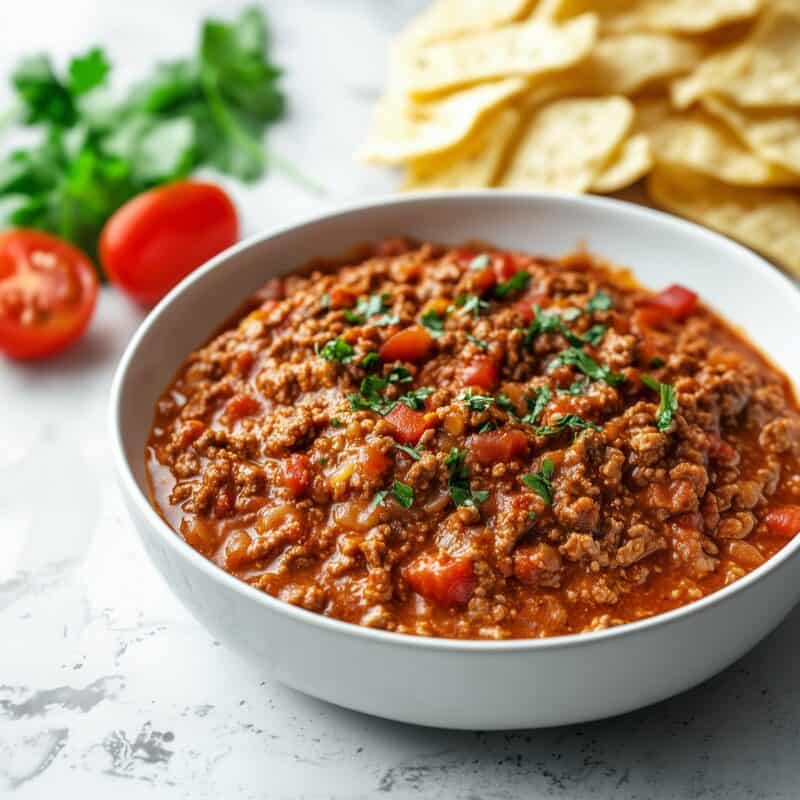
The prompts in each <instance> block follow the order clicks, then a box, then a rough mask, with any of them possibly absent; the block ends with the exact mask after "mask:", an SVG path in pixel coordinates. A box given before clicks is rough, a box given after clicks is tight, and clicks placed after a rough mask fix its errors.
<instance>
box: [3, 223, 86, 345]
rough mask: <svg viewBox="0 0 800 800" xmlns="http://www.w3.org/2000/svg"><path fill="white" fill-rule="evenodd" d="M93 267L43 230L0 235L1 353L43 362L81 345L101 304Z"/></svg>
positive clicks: (77, 251)
mask: <svg viewBox="0 0 800 800" xmlns="http://www.w3.org/2000/svg"><path fill="white" fill-rule="evenodd" d="M97 284H98V281H97V275H96V273H95V271H94V267H93V266H92V262H91V261H89V258H88V257H87V256H86V255H84V253H82V252H81V251H80V250H78V249H77V248H75V247H73V246H72V245H71V244H67V242H65V241H63V240H61V239H58V238H57V237H55V236H51V235H50V234H48V233H42V232H41V231H33V230H25V229H22V228H18V229H15V230H10V231H4V232H3V233H0V351H2V352H4V353H6V355H9V356H11V357H12V358H18V359H33V358H44V357H45V356H51V355H54V354H55V353H58V352H60V351H62V350H64V349H65V348H67V347H69V346H70V345H71V344H72V343H73V342H75V341H77V340H78V339H79V338H80V336H81V334H82V333H83V332H84V331H85V330H86V328H87V326H88V325H89V321H90V320H91V318H92V312H93V311H94V306H95V302H96V301H97Z"/></svg>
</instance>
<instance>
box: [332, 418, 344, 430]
mask: <svg viewBox="0 0 800 800" xmlns="http://www.w3.org/2000/svg"><path fill="white" fill-rule="evenodd" d="M342 425H344V423H343V422H342V421H341V420H340V419H339V417H334V418H333V419H332V420H331V427H332V428H341V427H342Z"/></svg>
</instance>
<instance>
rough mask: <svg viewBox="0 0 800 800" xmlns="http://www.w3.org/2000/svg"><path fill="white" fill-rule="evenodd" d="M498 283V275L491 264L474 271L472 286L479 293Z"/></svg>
mask: <svg viewBox="0 0 800 800" xmlns="http://www.w3.org/2000/svg"><path fill="white" fill-rule="evenodd" d="M496 283H497V275H496V274H495V271H494V269H493V268H492V267H491V265H490V266H488V267H486V268H485V269H482V270H479V271H478V272H473V273H472V288H473V290H474V291H475V292H477V293H478V294H482V293H483V292H486V291H488V290H489V289H491V288H492V286H494V285H495V284H496Z"/></svg>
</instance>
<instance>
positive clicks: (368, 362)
mask: <svg viewBox="0 0 800 800" xmlns="http://www.w3.org/2000/svg"><path fill="white" fill-rule="evenodd" d="M380 360H381V357H380V356H379V355H378V354H377V353H376V352H375V351H374V350H370V351H369V353H367V354H366V355H365V356H364V358H362V359H361V366H362V367H364V369H370V367H372V365H373V364H377V363H379V362H380Z"/></svg>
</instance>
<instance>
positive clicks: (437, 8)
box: [401, 0, 534, 45]
mask: <svg viewBox="0 0 800 800" xmlns="http://www.w3.org/2000/svg"><path fill="white" fill-rule="evenodd" d="M533 5H534V0H435V2H433V3H431V5H429V6H428V7H427V8H426V9H425V10H424V11H423V12H422V13H421V14H419V15H418V16H417V17H415V18H414V20H413V21H412V22H411V24H410V25H409V26H408V28H407V29H406V30H405V31H404V32H403V33H402V34H401V39H402V40H403V41H405V42H406V43H408V44H409V45H420V44H430V43H431V42H436V41H440V40H442V39H454V38H456V37H458V36H464V35H465V34H470V33H476V32H478V31H485V30H490V29H491V28H498V27H500V26H501V25H507V24H508V23H510V22H516V21H517V20H519V19H522V18H523V17H524V16H525V15H526V14H527V13H528V12H529V11H530V10H531V7H532V6H533Z"/></svg>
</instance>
